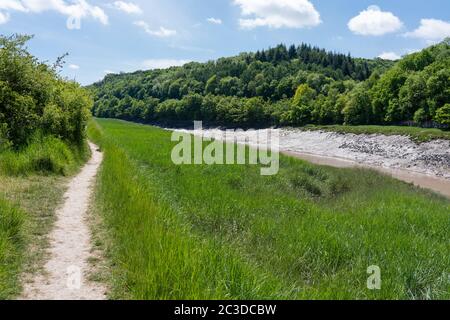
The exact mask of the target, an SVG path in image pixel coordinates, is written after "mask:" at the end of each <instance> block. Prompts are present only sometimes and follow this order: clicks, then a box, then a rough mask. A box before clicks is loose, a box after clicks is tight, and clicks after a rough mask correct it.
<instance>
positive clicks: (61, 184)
mask: <svg viewBox="0 0 450 320" xmlns="http://www.w3.org/2000/svg"><path fill="white" fill-rule="evenodd" d="M88 156H89V153H88V152H87V148H86V146H84V145H83V146H79V147H78V146H73V145H69V144H66V143H64V142H62V141H61V140H59V139H55V138H51V137H45V138H44V137H42V138H37V139H35V140H34V142H33V143H31V144H30V145H28V146H27V147H25V148H23V149H21V150H18V151H15V150H4V151H2V152H0V299H9V298H14V297H17V296H18V295H19V294H20V292H21V280H24V281H27V278H26V277H25V278H24V279H21V278H22V274H25V275H27V274H31V273H34V272H36V271H38V270H39V269H40V268H42V265H43V258H44V249H45V248H46V246H47V243H48V239H47V235H48V232H49V230H50V228H51V227H52V225H53V222H54V212H55V209H56V207H57V206H58V205H59V203H60V202H61V201H62V198H63V194H64V191H65V186H66V184H67V182H68V179H69V176H70V175H72V174H74V173H75V172H76V171H77V170H78V168H79V167H80V166H81V164H82V163H84V161H85V160H86V159H87V157H88Z"/></svg>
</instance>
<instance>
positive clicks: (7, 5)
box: [0, 0, 26, 11]
mask: <svg viewBox="0 0 450 320" xmlns="http://www.w3.org/2000/svg"><path fill="white" fill-rule="evenodd" d="M0 10H15V11H26V9H25V7H24V6H23V5H22V3H21V2H20V1H18V0H2V1H0Z"/></svg>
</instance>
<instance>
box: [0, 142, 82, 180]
mask: <svg viewBox="0 0 450 320" xmlns="http://www.w3.org/2000/svg"><path fill="white" fill-rule="evenodd" d="M88 155H89V151H88V148H87V146H86V145H85V144H82V145H80V146H76V145H69V144H67V143H65V142H63V141H62V140H60V139H57V138H55V137H52V136H42V135H36V136H35V137H34V138H33V139H32V141H31V143H30V144H28V145H27V146H26V147H24V148H22V149H21V150H13V149H9V150H5V151H3V152H0V174H1V175H10V176H27V175H30V174H36V173H38V174H56V175H69V174H71V173H73V172H74V171H75V170H76V169H77V168H78V167H79V165H80V164H81V163H82V162H84V161H85V160H86V158H87V156H88Z"/></svg>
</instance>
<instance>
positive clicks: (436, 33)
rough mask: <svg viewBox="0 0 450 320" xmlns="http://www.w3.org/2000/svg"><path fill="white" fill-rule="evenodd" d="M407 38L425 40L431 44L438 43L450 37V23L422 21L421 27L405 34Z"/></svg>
mask: <svg viewBox="0 0 450 320" xmlns="http://www.w3.org/2000/svg"><path fill="white" fill-rule="evenodd" d="M405 36H406V37H411V38H418V39H423V40H426V41H429V42H436V41H441V40H443V39H445V38H446V37H450V23H449V22H445V21H442V20H437V19H422V20H420V26H419V27H418V28H417V29H416V30H414V31H412V32H407V33H405Z"/></svg>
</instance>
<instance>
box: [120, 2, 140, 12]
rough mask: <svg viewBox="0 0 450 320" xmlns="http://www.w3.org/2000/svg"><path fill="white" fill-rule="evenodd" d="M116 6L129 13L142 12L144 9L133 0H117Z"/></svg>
mask: <svg viewBox="0 0 450 320" xmlns="http://www.w3.org/2000/svg"><path fill="white" fill-rule="evenodd" d="M114 7H115V8H116V9H118V10H121V11H123V12H125V13H128V14H142V9H141V8H140V7H139V6H138V5H137V4H134V3H132V2H125V1H116V2H114Z"/></svg>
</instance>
